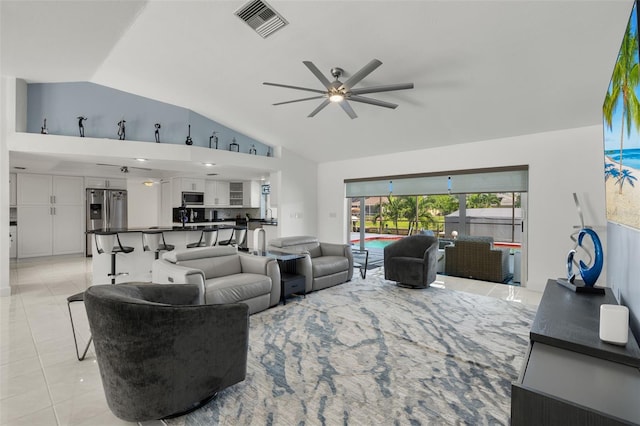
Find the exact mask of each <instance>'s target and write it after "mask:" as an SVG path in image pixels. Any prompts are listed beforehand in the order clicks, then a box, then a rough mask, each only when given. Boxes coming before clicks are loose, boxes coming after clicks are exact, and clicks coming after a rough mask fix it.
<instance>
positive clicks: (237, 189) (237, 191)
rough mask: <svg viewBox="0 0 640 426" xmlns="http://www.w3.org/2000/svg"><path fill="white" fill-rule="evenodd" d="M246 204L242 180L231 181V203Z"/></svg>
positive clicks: (233, 204) (235, 205) (231, 204)
mask: <svg viewBox="0 0 640 426" xmlns="http://www.w3.org/2000/svg"><path fill="white" fill-rule="evenodd" d="M243 204H244V185H243V183H242V182H229V205H230V206H231V207H242V206H243Z"/></svg>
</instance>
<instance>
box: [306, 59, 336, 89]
mask: <svg viewBox="0 0 640 426" xmlns="http://www.w3.org/2000/svg"><path fill="white" fill-rule="evenodd" d="M302 63H303V64H305V65H306V66H307V68H309V71H311V72H312V73H313V75H315V76H316V78H317V79H318V80H320V82H321V83H322V85H323V86H324V87H326V88H327V89H329V88H330V87H331V82H330V81H329V79H328V78H327V77H325V76H324V74H322V72H321V71H320V70H319V69H318V67H316V66H315V65H314V64H313V62H311V61H302Z"/></svg>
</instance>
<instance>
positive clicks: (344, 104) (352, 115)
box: [340, 99, 358, 120]
mask: <svg viewBox="0 0 640 426" xmlns="http://www.w3.org/2000/svg"><path fill="white" fill-rule="evenodd" d="M340 106H341V107H342V109H343V110H344V112H346V113H347V115H348V116H349V117H350V118H351V119H352V120H353V119H354V118H358V115H357V114H356V112H355V111H354V110H353V108H351V105H350V104H349V102H347V100H346V99H345V100H343V101H342V102H340Z"/></svg>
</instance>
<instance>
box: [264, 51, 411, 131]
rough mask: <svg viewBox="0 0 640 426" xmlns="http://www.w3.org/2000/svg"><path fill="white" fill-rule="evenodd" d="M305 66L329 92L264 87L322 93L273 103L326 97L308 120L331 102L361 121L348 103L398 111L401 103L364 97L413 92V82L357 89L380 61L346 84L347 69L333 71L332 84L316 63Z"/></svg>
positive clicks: (380, 63) (293, 87)
mask: <svg viewBox="0 0 640 426" xmlns="http://www.w3.org/2000/svg"><path fill="white" fill-rule="evenodd" d="M302 63H303V64H305V65H306V66H307V68H309V71H311V72H312V73H313V75H315V76H316V78H317V79H318V80H320V82H321V83H322V85H323V86H324V87H325V90H318V89H311V88H308V87H299V86H290V85H287V84H278V83H267V82H264V83H262V84H265V85H267V86H277V87H286V88H289V89H296V90H304V91H307V92H314V93H320V95H319V96H312V97H310V98H302V99H295V100H293V101H286V102H278V103H275V104H273V105H284V104H290V103H293V102H302V101H309V100H312V99H323V98H324V101H322V103H321V104H320V105H318V107H317V108H316V109H314V110H313V111H311V114H309V115H308V117H313V116H315V115H316V114H317V113H318V112H320V111H321V110H322V109H323V108H324V107H326V106H327V105H329V103H331V102H335V103H337V104H339V105H340V106H341V107H342V109H343V110H344V112H346V113H347V115H348V116H349V117H351V118H352V119H354V118H357V117H358V116H357V115H356V113H355V111H354V110H353V108H352V107H351V105H350V104H349V102H348V101H353V102H361V103H364V104H370V105H375V106H380V107H385V108H391V109H395V108H397V107H398V105H397V104H392V103H390V102H384V101H380V100H377V99H372V98H368V97H364V96H360V95H363V94H365V93H378V92H391V91H394V90H405V89H413V83H403V84H388V85H384V86H374V87H364V88H361V89H354V88H353V87H354V86H355V85H356V84H358V83H359V82H360V81H362V79H363V78H365V77H366V76H368V75H369V74H371V73H372V72H373V71H374V70H375V69H376V68H378V67H379V66H380V65H382V62H381V61H379V60H377V59H373V60H372V61H371V62H369V63H368V64H367V65H365V66H364V67H362V69H360V71H358V72H356V73H355V74H353V75H352V76H351V77H349V78H348V79H347V81H345V82H344V83H343V82H341V81H340V77H341V76H342V75H343V74H344V70H343V69H342V68H338V67H336V68H332V69H331V75H332V76H333V77H334V78H335V81H329V80H328V79H327V78H326V77H325V76H324V75H323V74H322V72H320V70H319V69H318V67H316V66H315V65H314V64H313V62H311V61H302Z"/></svg>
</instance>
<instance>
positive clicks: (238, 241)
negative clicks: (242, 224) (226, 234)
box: [231, 228, 247, 250]
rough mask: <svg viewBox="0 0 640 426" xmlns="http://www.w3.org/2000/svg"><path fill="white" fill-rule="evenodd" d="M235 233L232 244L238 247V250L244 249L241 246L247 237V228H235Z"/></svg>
mask: <svg viewBox="0 0 640 426" xmlns="http://www.w3.org/2000/svg"><path fill="white" fill-rule="evenodd" d="M233 233H234V238H233V239H232V240H231V245H232V246H236V247H238V250H244V249H243V248H242V247H241V246H242V245H243V244H244V243H245V239H246V238H247V228H234V232H233Z"/></svg>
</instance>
